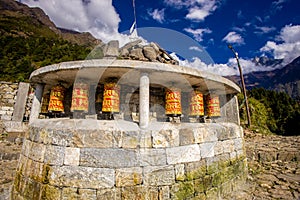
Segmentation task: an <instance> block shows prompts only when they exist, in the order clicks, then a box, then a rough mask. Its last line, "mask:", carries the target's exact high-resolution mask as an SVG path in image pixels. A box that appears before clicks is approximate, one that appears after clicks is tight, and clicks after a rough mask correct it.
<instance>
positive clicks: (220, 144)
mask: <svg viewBox="0 0 300 200" xmlns="http://www.w3.org/2000/svg"><path fill="white" fill-rule="evenodd" d="M223 152H224V150H223V142H221V141H218V142H216V143H215V145H214V154H215V155H220V154H222V153H223Z"/></svg>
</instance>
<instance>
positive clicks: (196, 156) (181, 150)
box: [166, 144, 201, 164]
mask: <svg viewBox="0 0 300 200" xmlns="http://www.w3.org/2000/svg"><path fill="white" fill-rule="evenodd" d="M166 152H167V163H168V164H179V163H185V162H194V161H198V160H200V158H201V157H200V148H199V145H197V144H193V145H187V146H180V147H172V148H167V149H166Z"/></svg>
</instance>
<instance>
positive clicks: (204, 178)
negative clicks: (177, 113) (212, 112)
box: [12, 119, 247, 200]
mask: <svg viewBox="0 0 300 200" xmlns="http://www.w3.org/2000/svg"><path fill="white" fill-rule="evenodd" d="M149 127H150V129H148V130H140V129H139V128H138V125H137V124H135V123H132V122H126V121H106V120H101V121H99V120H91V119H85V120H81V119H76V120H75V119H73V120H71V119H51V120H35V121H33V122H32V124H31V127H30V131H29V132H28V133H27V134H26V136H25V139H24V145H23V149H22V153H21V155H20V162H19V165H18V167H17V172H16V177H15V181H14V185H13V190H12V199H20V200H21V199H77V198H78V199H110V200H111V199H116V200H117V199H151V200H164V199H205V198H207V199H218V198H223V197H225V196H227V195H228V194H229V193H231V192H232V191H233V190H236V189H237V188H238V187H239V186H240V185H241V184H242V183H243V182H244V181H245V177H246V174H247V164H246V158H245V151H244V149H243V146H244V141H243V132H242V129H241V128H240V127H239V126H238V125H236V124H234V123H219V124H216V123H211V124H200V123H181V124H171V123H158V122H155V123H152V124H150V126H149ZM124 130H126V131H124Z"/></svg>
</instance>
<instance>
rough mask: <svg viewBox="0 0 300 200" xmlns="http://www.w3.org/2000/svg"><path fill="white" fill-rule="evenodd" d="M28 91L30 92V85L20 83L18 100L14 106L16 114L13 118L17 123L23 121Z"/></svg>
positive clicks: (14, 113)
mask: <svg viewBox="0 0 300 200" xmlns="http://www.w3.org/2000/svg"><path fill="white" fill-rule="evenodd" d="M28 91H29V83H23V82H20V83H19V88H18V93H17V100H16V103H15V105H14V112H13V116H12V120H13V121H17V122H22V121H23V117H24V113H25V106H26V100H27V96H28Z"/></svg>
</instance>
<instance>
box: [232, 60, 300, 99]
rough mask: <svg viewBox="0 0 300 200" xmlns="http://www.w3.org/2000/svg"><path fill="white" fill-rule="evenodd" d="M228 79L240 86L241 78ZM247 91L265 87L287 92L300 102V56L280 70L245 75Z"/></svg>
mask: <svg viewBox="0 0 300 200" xmlns="http://www.w3.org/2000/svg"><path fill="white" fill-rule="evenodd" d="M226 78H228V79H230V80H232V81H234V82H236V83H237V84H240V77H239V76H227V77H226ZM244 79H245V85H246V88H247V89H252V88H255V87H263V88H265V89H269V90H275V91H279V92H286V93H287V94H288V95H290V96H291V97H292V98H294V99H297V100H300V56H299V57H297V58H295V59H294V60H293V61H292V62H291V63H289V64H287V65H285V66H284V67H282V68H280V69H275V70H272V71H259V72H251V73H248V74H244Z"/></svg>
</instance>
